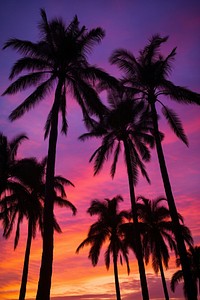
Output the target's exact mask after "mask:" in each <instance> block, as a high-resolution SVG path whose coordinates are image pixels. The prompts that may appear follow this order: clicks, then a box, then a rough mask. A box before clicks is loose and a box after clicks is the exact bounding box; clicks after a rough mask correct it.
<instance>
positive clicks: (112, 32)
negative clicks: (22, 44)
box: [0, 0, 200, 300]
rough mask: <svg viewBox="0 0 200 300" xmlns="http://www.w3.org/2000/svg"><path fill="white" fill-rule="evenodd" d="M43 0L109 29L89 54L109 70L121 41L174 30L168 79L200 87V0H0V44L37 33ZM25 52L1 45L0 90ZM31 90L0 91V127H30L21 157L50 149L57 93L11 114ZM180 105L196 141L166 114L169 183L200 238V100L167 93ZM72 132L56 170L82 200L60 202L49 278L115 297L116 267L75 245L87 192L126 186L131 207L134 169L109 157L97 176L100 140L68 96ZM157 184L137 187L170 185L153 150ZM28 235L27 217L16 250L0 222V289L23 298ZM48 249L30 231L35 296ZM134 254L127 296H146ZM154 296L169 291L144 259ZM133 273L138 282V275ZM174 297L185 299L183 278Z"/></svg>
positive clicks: (51, 10) (76, 293) (62, 293)
mask: <svg viewBox="0 0 200 300" xmlns="http://www.w3.org/2000/svg"><path fill="white" fill-rule="evenodd" d="M40 8H45V10H46V13H47V16H48V18H49V19H50V18H51V17H54V16H61V17H62V18H63V20H65V21H66V23H69V22H70V21H71V20H72V18H73V17H74V15H75V14H77V15H78V18H79V20H80V23H81V24H82V25H86V27H87V28H88V29H91V28H94V27H97V26H101V27H102V28H104V29H105V31H106V37H105V38H104V40H103V42H102V43H101V45H99V46H96V48H94V52H93V55H92V56H91V58H90V61H91V62H92V63H95V64H97V65H98V66H100V67H103V68H104V69H105V70H106V71H108V72H110V73H111V74H112V75H116V76H118V75H119V72H118V71H117V70H116V69H115V68H114V67H111V66H110V65H109V63H108V58H109V56H110V54H111V52H112V51H113V50H114V49H116V48H120V47H123V48H126V49H128V50H131V51H132V52H133V53H134V54H135V55H136V56H137V53H138V51H139V50H140V49H141V48H143V47H144V45H145V44H146V43H147V41H148V38H150V37H151V35H153V34H155V33H160V34H161V35H169V40H168V42H167V43H166V45H164V46H163V48H162V49H163V54H165V53H166V54H167V53H168V52H169V51H171V49H172V48H174V47H176V46H177V56H176V60H175V62H174V70H173V72H172V75H171V80H172V81H173V82H174V83H176V84H177V85H182V86H187V87H188V88H190V89H192V90H194V91H196V92H199V93H200V2H199V0H190V1H189V0H174V1H165V0H146V1H145V0H123V1H122V0H107V1H105V0H97V1H92V0H91V1H90V0H85V1H81V0H79V1H78V0H73V1H72V0H71V1H70V0H48V1H47V0H46V1H44V0H40V1H39V0H35V1H24V0H21V1H14V0H7V1H1V3H0V28H1V34H0V45H1V47H2V46H3V43H4V42H5V41H6V40H7V39H8V38H10V37H17V38H21V39H28V40H32V41H35V40H37V39H38V29H37V24H38V21H39V20H40ZM17 58H18V56H17V55H16V54H15V53H14V52H13V51H11V50H6V51H1V53H0V74H1V76H0V78H1V79H0V91H1V92H0V94H2V93H3V91H4V90H5V88H6V87H7V86H8V84H9V81H8V74H9V71H10V68H11V66H12V64H13V63H14V62H15V60H16V59H17ZM25 95H26V94H25V93H24V94H23V93H21V94H20V93H19V94H17V95H16V96H9V97H8V96H4V97H1V99H0V131H2V132H3V133H4V134H5V135H7V136H8V138H12V137H13V136H15V135H16V134H19V133H22V132H25V133H26V134H27V135H28V136H29V141H26V142H25V143H24V144H23V146H21V148H20V151H19V155H20V156H21V157H28V156H37V157H38V158H39V159H41V158H42V157H44V156H45V155H46V153H47V152H46V151H47V143H46V142H44V141H43V128H44V124H45V119H46V116H47V112H48V110H49V105H50V99H49V100H48V99H46V101H43V103H41V104H40V105H39V106H38V107H37V108H35V109H34V110H33V111H31V112H29V113H28V114H26V115H25V116H24V117H23V118H22V119H20V120H18V121H16V122H14V123H10V122H9V121H8V119H7V117H8V115H9V113H10V112H11V111H12V109H13V108H15V107H16V106H17V105H18V104H19V103H20V102H21V101H22V100H24V98H25ZM166 103H168V105H169V107H174V109H175V110H176V112H177V113H178V114H179V116H180V118H181V120H182V121H183V123H184V128H185V132H186V134H187V136H188V139H189V143H190V147H189V148H187V147H186V146H185V145H183V144H182V143H181V142H180V141H178V140H177V138H176V137H175V136H174V134H173V133H172V132H171V131H170V130H169V129H168V127H167V126H166V123H165V122H162V130H163V131H164V132H165V133H166V138H165V140H164V151H165V154H166V160H167V163H168V169H169V174H170V177H171V183H172V186H173V189H174V195H175V198H176V203H177V207H178V209H179V211H180V213H181V214H182V215H183V216H184V218H185V222H186V225H188V226H189V227H190V229H191V231H192V234H193V237H194V241H195V244H200V234H199V231H200V202H199V194H200V169H199V166H200V157H199V149H200V118H199V115H200V107H197V106H181V105H177V104H176V103H174V102H172V101H171V102H166ZM68 121H69V133H68V137H67V138H65V137H61V136H60V137H59V141H58V150H57V167H56V173H57V174H61V175H64V176H66V177H67V178H68V179H69V180H71V181H72V182H73V183H74V184H75V188H72V187H70V188H69V189H68V191H67V194H68V198H69V200H70V201H71V202H73V204H75V205H76V207H77V209H78V214H77V216H76V217H72V216H71V214H70V213H69V212H65V211H61V210H60V209H59V210H57V218H58V220H59V222H60V224H61V226H62V229H63V234H62V235H56V236H55V256H54V274H53V282H52V299H54V300H72V299H90V300H92V299H115V296H114V285H113V276H112V274H113V273H112V268H111V269H110V270H109V271H108V272H107V271H106V269H105V266H104V263H103V259H100V262H99V265H98V266H97V267H96V268H93V267H92V266H91V263H90V261H89V260H88V259H87V254H88V249H84V250H83V251H82V252H80V254H79V255H76V254H75V249H76V248H77V246H78V245H79V243H80V242H81V241H82V240H83V238H85V237H86V234H87V230H88V227H89V225H90V224H91V223H92V222H93V219H92V218H91V217H89V216H87V214H86V209H87V208H88V206H89V205H90V201H91V200H92V199H94V198H99V199H103V198H105V197H107V198H112V197H114V196H115V195H117V194H121V195H122V196H123V198H124V203H123V204H122V206H121V208H128V207H129V199H128V188H127V177H126V172H125V168H124V165H123V159H121V161H120V163H119V166H118V169H117V174H116V177H115V179H114V180H113V181H112V180H111V178H110V176H109V167H110V164H109V162H108V164H107V165H105V168H104V170H103V171H102V173H100V175H98V176H97V177H95V178H93V172H92V165H89V163H88V160H89V158H90V155H91V154H92V153H93V151H94V150H95V149H96V147H97V145H98V142H94V141H90V142H85V143H81V142H79V141H78V140H77V138H78V136H79V135H80V134H82V133H84V132H85V129H84V127H83V125H82V116H81V114H80V110H79V108H78V106H77V105H76V104H75V103H74V102H72V101H69V105H68ZM147 170H148V172H149V176H150V178H151V181H152V184H151V186H149V185H148V184H147V183H146V182H145V181H144V180H143V179H142V178H141V177H140V181H139V184H138V186H137V187H136V193H137V194H138V195H139V194H142V195H144V196H146V197H150V198H154V197H157V196H160V195H163V194H164V191H163V186H162V182H161V179H160V173H159V169H158V164H157V159H156V156H155V153H154V152H153V153H152V162H151V163H150V164H149V165H148V166H147ZM25 242H26V222H24V227H23V229H22V232H21V238H20V242H19V246H18V248H17V249H16V250H15V252H14V250H13V235H12V236H11V237H10V239H9V240H7V241H5V240H3V239H2V229H1V228H0V243H1V251H0V299H1V300H8V299H9V300H11V299H17V296H18V291H19V285H20V280H21V270H22V264H23V255H24V250H25ZM40 257H41V238H40V236H39V234H38V236H37V238H36V239H35V241H33V246H32V254H31V263H30V274H29V283H28V288H27V297H28V298H32V299H34V295H35V291H36V288H37V280H38V272H39V266H40ZM130 260H131V261H132V265H131V274H130V276H129V277H128V276H127V275H126V270H125V268H121V269H120V283H121V288H122V296H123V299H124V300H129V299H132V295H133V292H134V299H135V300H139V299H141V296H140V291H139V281H138V274H137V266H136V263H135V258H134V256H132V255H131V258H130ZM174 270H175V265H174V261H171V263H170V269H169V270H168V272H167V273H166V276H167V278H168V279H170V277H171V274H172V273H173V272H174ZM147 273H148V283H149V290H150V296H151V299H152V300H153V299H157V300H158V299H163V293H162V288H161V282H160V279H159V277H158V276H156V275H154V273H153V272H152V270H151V267H150V265H149V266H148V268H147ZM133 278H134V282H133ZM171 295H173V296H172V298H171V299H177V300H178V299H179V300H180V299H183V296H182V293H181V288H177V292H176V293H175V294H171Z"/></svg>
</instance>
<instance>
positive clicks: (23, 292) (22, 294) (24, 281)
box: [19, 220, 32, 300]
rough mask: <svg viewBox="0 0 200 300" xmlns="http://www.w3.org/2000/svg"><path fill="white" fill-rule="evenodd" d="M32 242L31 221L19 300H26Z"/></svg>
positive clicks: (29, 222)
mask: <svg viewBox="0 0 200 300" xmlns="http://www.w3.org/2000/svg"><path fill="white" fill-rule="evenodd" d="M31 242H32V222H31V220H29V221H28V237H27V242H26V252H25V257H24V267H23V273H22V281H21V287H20V293H19V300H24V299H25V296H26V285H27V279H28V266H29V257H30V251H31Z"/></svg>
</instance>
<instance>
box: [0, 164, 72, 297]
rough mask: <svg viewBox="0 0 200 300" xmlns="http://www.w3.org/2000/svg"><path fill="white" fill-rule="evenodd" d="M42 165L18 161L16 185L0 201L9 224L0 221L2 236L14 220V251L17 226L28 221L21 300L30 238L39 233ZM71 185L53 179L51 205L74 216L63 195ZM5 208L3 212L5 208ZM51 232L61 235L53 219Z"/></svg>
mask: <svg viewBox="0 0 200 300" xmlns="http://www.w3.org/2000/svg"><path fill="white" fill-rule="evenodd" d="M45 166H46V158H45V159H44V160H42V161H41V162H37V160H36V159H35V158H28V159H22V160H19V161H18V164H16V165H15V174H18V180H20V181H19V184H18V185H16V187H15V190H13V191H12V193H11V194H10V195H8V196H5V197H4V198H3V199H2V200H1V202H0V208H1V219H2V220H3V221H4V218H9V222H7V223H6V222H4V234H3V235H4V237H5V238H8V237H9V236H10V234H11V232H12V230H13V226H14V224H15V221H16V220H17V227H16V234H15V240H14V249H15V248H16V247H17V245H18V241H19V237H20V225H21V223H22V222H23V219H24V218H26V219H27V220H28V235H27V242H26V251H25V257H24V266H23V272H22V280H21V287H20V294H19V300H24V299H25V295H26V286H27V279H28V268H29V257H30V251H31V243H32V239H33V238H35V235H36V229H37V227H38V228H39V229H40V231H41V232H42V233H43V201H44V195H45V181H44V179H45ZM69 184H70V185H73V184H72V183H71V182H70V181H69V180H67V179H66V178H64V177H62V176H55V179H54V203H55V204H57V205H59V206H61V207H67V208H70V209H71V210H72V211H73V214H75V213H76V208H75V206H74V205H73V204H72V203H71V202H70V201H68V200H67V199H65V198H66V193H65V189H64V187H65V185H69ZM5 208H6V209H5ZM54 230H56V231H57V232H61V228H60V226H59V224H58V222H57V221H56V218H55V216H54Z"/></svg>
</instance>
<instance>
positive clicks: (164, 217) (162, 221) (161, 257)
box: [137, 196, 193, 300]
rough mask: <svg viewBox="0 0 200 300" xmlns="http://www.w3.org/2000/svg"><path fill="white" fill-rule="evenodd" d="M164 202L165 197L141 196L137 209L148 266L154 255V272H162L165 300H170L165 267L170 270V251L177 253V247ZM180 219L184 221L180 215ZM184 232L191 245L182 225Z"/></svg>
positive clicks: (187, 233) (190, 239) (185, 228)
mask: <svg viewBox="0 0 200 300" xmlns="http://www.w3.org/2000/svg"><path fill="white" fill-rule="evenodd" d="M163 201H166V199H165V198H163V197H159V198H157V199H154V200H150V199H147V198H145V197H142V196H140V197H138V198H137V208H138V215H139V220H140V221H141V222H142V225H143V227H142V242H143V249H144V257H145V261H146V264H147V263H148V262H149V257H150V255H152V267H153V270H154V271H155V273H156V274H157V273H158V272H159V271H160V275H161V279H162V284H163V291H164V295H165V299H166V300H169V293H168V289H167V284H166V280H165V275H164V269H163V265H164V266H165V268H166V269H167V268H168V262H169V259H170V254H169V249H170V250H171V251H172V250H174V251H175V253H177V246H176V242H175V238H174V232H173V224H172V221H171V218H170V213H169V209H168V208H167V207H166V206H165V205H163ZM179 218H180V219H181V220H182V221H183V219H182V217H181V216H180V215H179ZM182 230H183V235H184V238H185V240H186V242H187V243H189V244H190V245H191V244H192V242H193V241H192V237H191V233H190V231H189V229H188V228H187V227H186V226H185V225H183V224H182Z"/></svg>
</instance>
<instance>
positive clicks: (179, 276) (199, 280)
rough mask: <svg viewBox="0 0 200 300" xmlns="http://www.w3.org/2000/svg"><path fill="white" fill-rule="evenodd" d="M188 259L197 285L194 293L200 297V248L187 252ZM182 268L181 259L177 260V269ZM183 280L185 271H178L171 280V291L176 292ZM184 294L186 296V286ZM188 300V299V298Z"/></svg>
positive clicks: (193, 248) (192, 247)
mask: <svg viewBox="0 0 200 300" xmlns="http://www.w3.org/2000/svg"><path fill="white" fill-rule="evenodd" d="M187 255H188V259H189V262H190V266H191V271H192V280H193V281H194V284H195V290H194V293H195V294H196V297H197V295H198V294H199V295H200V246H190V247H189V250H188V251H187ZM179 266H180V258H177V267H179ZM182 280H183V271H182V270H178V271H176V272H175V273H174V274H173V276H172V278H171V290H172V291H173V292H174V291H175V288H176V286H177V284H178V283H179V282H180V281H182ZM184 293H185V296H187V295H186V288H185V284H184ZM187 299H188V298H187Z"/></svg>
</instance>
